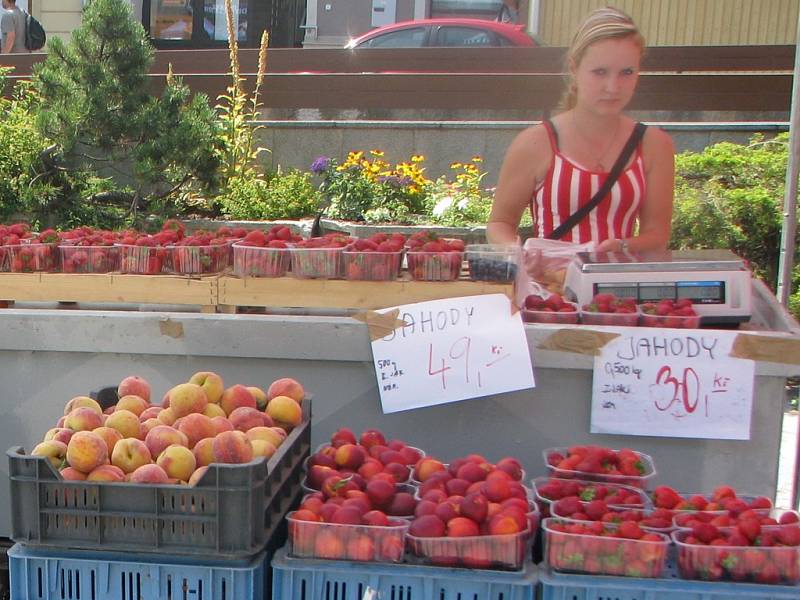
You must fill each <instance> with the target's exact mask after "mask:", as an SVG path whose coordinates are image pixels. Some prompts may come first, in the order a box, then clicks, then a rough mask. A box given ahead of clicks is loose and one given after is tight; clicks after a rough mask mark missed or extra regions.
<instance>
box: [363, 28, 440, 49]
mask: <svg viewBox="0 0 800 600" xmlns="http://www.w3.org/2000/svg"><path fill="white" fill-rule="evenodd" d="M425 33H426V31H425V28H424V27H409V28H408V29H401V30H400V31H390V32H389V33H384V34H383V35H376V36H375V37H374V38H372V39H369V40H367V41H366V42H364V43H363V44H360V45H359V48H419V47H421V46H422V45H423V44H424V43H425Z"/></svg>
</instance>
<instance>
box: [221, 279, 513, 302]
mask: <svg viewBox="0 0 800 600" xmlns="http://www.w3.org/2000/svg"><path fill="white" fill-rule="evenodd" d="M511 289H512V286H511V285H510V284H509V285H504V284H492V283H483V282H473V281H465V280H459V281H442V282H437V281H410V280H397V281H345V280H334V279H330V280H325V279H294V278H292V277H278V278H245V279H239V278H236V277H228V276H223V277H220V279H219V304H221V305H232V306H281V307H291V308H321V307H324V308H360V309H378V308H386V307H389V306H396V305H397V304H398V303H403V304H409V303H413V302H424V301H426V300H438V299H440V298H454V297H458V296H477V295H480V294H497V293H501V294H510V293H511Z"/></svg>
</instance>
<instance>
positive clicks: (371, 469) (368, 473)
mask: <svg viewBox="0 0 800 600" xmlns="http://www.w3.org/2000/svg"><path fill="white" fill-rule="evenodd" d="M334 464H335V463H334ZM381 471H383V463H382V462H381V461H379V460H378V459H377V458H372V457H369V458H367V459H366V460H364V463H363V464H362V465H361V466H360V467H358V474H359V475H361V476H362V477H363V478H364V479H370V478H372V477H373V476H374V475H376V474H378V473H380V472H381Z"/></svg>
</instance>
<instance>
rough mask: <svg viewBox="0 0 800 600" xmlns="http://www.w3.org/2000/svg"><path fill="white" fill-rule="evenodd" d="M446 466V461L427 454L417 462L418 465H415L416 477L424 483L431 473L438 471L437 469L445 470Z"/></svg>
mask: <svg viewBox="0 0 800 600" xmlns="http://www.w3.org/2000/svg"><path fill="white" fill-rule="evenodd" d="M445 470H446V467H445V466H444V463H442V462H441V461H440V460H437V459H435V458H433V457H430V456H426V457H425V458H421V459H420V460H419V462H417V464H416V466H415V467H414V478H415V479H416V480H417V481H419V482H421V483H424V482H425V480H427V479H428V478H429V477H430V476H431V475H433V474H434V473H436V472H437V471H445Z"/></svg>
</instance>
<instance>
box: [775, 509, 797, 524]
mask: <svg viewBox="0 0 800 600" xmlns="http://www.w3.org/2000/svg"><path fill="white" fill-rule="evenodd" d="M798 521H800V519H798V516H797V513H796V512H793V511H786V512H785V513H783V514H782V515H781V516H780V518H779V519H778V523H780V524H781V525H789V524H791V523H797V522H798Z"/></svg>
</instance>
